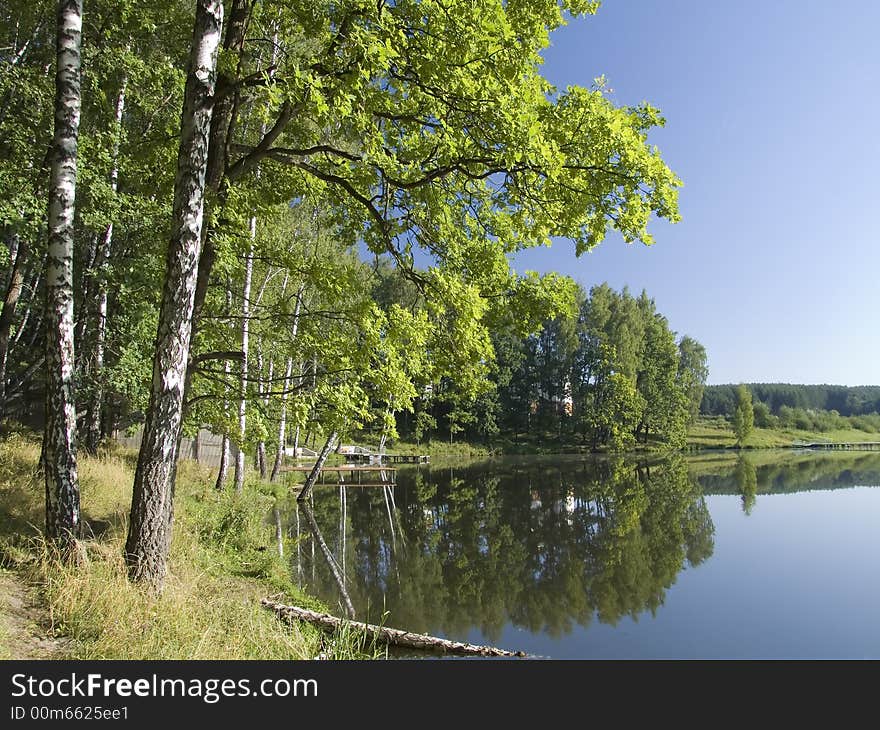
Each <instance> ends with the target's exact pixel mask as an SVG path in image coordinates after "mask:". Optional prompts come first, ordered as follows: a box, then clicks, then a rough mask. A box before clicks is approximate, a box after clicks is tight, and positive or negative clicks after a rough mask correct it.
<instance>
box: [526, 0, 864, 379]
mask: <svg viewBox="0 0 880 730" xmlns="http://www.w3.org/2000/svg"><path fill="white" fill-rule="evenodd" d="M878 29H880V2H877V1H876V0H843V1H842V2H840V3H828V2H820V1H819V0H799V1H798V2H796V1H794V0H772V1H769V0H762V1H758V0H741V1H740V2H736V3H730V2H714V1H706V0H662V1H661V0H605V2H604V3H603V5H602V7H601V8H600V10H599V13H598V14H597V15H596V16H593V17H589V18H584V19H578V20H574V21H572V22H571V23H570V24H569V25H568V26H566V27H564V28H561V29H560V30H558V31H557V32H556V33H555V34H554V35H553V36H552V37H551V40H552V46H551V48H549V49H548V50H547V52H546V53H545V58H546V63H545V65H544V69H543V70H544V75H545V76H546V77H547V78H548V79H549V80H550V81H551V82H552V83H554V84H556V85H557V86H558V87H560V88H563V87H565V86H567V85H582V86H589V85H590V84H591V83H592V80H593V79H594V78H595V77H597V76H599V75H601V74H604V75H605V76H606V78H607V81H608V85H609V86H610V87H611V88H612V89H613V90H614V94H613V97H612V98H614V99H615V101H616V102H617V103H619V104H635V103H638V102H640V101H643V100H647V101H649V102H651V103H652V104H654V105H655V106H658V107H660V109H661V110H662V112H663V114H664V116H665V117H666V119H667V126H666V127H665V128H664V129H660V130H658V131H657V132H655V133H654V134H653V135H652V137H651V142H652V143H655V144H657V145H658V146H659V147H660V149H661V151H662V153H663V156H664V159H665V160H666V161H667V163H668V164H669V165H670V166H671V167H672V169H673V170H675V172H676V173H677V174H678V175H679V177H681V178H682V179H683V181H684V184H685V186H684V188H682V190H681V197H680V204H681V212H682V216H683V220H682V221H681V222H680V223H678V224H677V225H674V226H673V225H669V224H666V223H665V222H655V223H654V224H653V226H652V230H653V232H654V234H655V237H656V241H657V242H656V244H655V245H654V246H653V247H651V248H646V247H645V246H643V245H641V244H632V245H630V246H628V245H626V244H624V243H623V241H622V240H621V239H620V238H619V237H618V236H616V235H615V236H610V237H609V238H608V239H606V240H605V242H603V243H602V244H601V245H600V246H598V247H597V248H596V249H594V251H593V252H591V253H589V254H585V255H584V256H582V257H581V258H579V259H578V258H576V257H575V256H574V253H573V245H572V244H570V243H569V242H566V241H558V242H557V243H555V244H554V245H553V247H552V248H551V249H549V250H548V249H544V248H541V249H537V250H532V251H528V252H525V253H523V254H521V255H519V256H518V257H517V258H516V260H515V262H514V265H515V267H516V269H517V270H519V271H521V270H524V269H527V268H528V269H535V270H538V271H551V270H556V271H561V272H565V273H568V274H571V275H572V276H574V278H576V279H577V280H578V281H580V282H581V284H583V285H584V286H586V287H590V286H592V285H593V284H595V283H599V282H602V281H608V282H609V283H610V284H611V285H612V286H614V287H616V288H620V287H622V286H623V285H624V284H628V285H629V286H630V288H631V289H632V290H634V291H635V292H636V293H637V292H639V291H641V289H642V288H644V289H646V290H647V291H648V294H649V295H651V296H652V297H653V298H654V299H655V300H656V302H657V307H658V309H659V310H660V311H661V312H662V313H664V314H665V315H666V316H667V317H668V318H669V320H670V323H671V325H672V327H673V329H675V330H676V331H677V332H679V333H680V334H689V335H691V336H693V337H696V338H697V339H698V340H699V341H700V342H702V343H703V344H704V345H705V346H706V349H707V351H708V354H709V367H710V376H709V382H710V383H727V382H755V381H764V382H770V381H781V382H792V383H838V384H844V385H860V384H880V327H878V322H877V320H878V315H880V184H878V172H880V53H878V46H877V32H878Z"/></svg>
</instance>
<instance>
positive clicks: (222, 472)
mask: <svg viewBox="0 0 880 730" xmlns="http://www.w3.org/2000/svg"><path fill="white" fill-rule="evenodd" d="M228 475H229V434H228V433H226V432H225V431H224V432H223V438H222V439H221V441H220V468H219V469H218V470H217V481H216V482H215V483H214V488H215V489H218V490H222V489H223V488H224V487H225V486H226V478H227V476H228Z"/></svg>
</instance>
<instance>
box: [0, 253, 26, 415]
mask: <svg viewBox="0 0 880 730" xmlns="http://www.w3.org/2000/svg"><path fill="white" fill-rule="evenodd" d="M10 253H12V252H11V251H10ZM27 256H28V246H27V243H26V242H25V241H19V242H18V245H17V246H16V250H15V256H14V257H13V258H12V259H11V263H12V267H11V270H10V274H9V285H8V286H7V287H6V296H5V297H3V309H2V311H0V417H2V415H3V412H4V411H5V409H6V360H7V358H8V356H9V345H10V336H11V334H12V324H13V322H14V321H15V310H16V307H18V300H19V299H20V298H21V290H22V288H23V287H24V267H25V261H26V259H27Z"/></svg>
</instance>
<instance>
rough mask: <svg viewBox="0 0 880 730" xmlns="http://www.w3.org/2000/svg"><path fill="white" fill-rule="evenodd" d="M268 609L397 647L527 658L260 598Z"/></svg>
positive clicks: (516, 652) (459, 654) (521, 655)
mask: <svg viewBox="0 0 880 730" xmlns="http://www.w3.org/2000/svg"><path fill="white" fill-rule="evenodd" d="M260 603H262V604H263V606H265V607H266V608H269V609H271V610H273V611H275V613H276V614H278V616H279V617H281V618H283V619H286V620H288V621H292V620H294V619H296V620H299V621H307V622H308V623H310V624H314V625H315V626H318V627H319V628H322V629H324V631H335V630H336V629H338V628H340V627H341V626H343V625H345V626H347V627H349V628H352V629H355V630H356V631H362V632H363V633H365V634H367V635H369V636H373V637H375V638H376V639H378V640H379V641H384V642H386V643H388V644H393V645H395V646H404V647H406V648H408V649H421V650H426V651H440V652H445V653H447V654H455V655H457V656H508V657H524V656H526V654H525V652H522V651H507V650H506V649H498V648H496V647H494V646H480V645H478V644H466V643H464V642H461V641H449V640H448V639H441V638H439V637H437V636H428V635H427V634H414V633H412V632H411V631H402V630H401V629H391V628H388V627H386V626H377V625H375V624H366V623H363V622H362V621H346V620H344V619H340V618H336V617H335V616H331V615H330V614H327V613H318V612H317V611H310V610H308V609H306V608H300V607H299V606H287V605H285V604H283V603H276V602H275V601H273V600H271V599H269V598H264V599H262V600H261V601H260Z"/></svg>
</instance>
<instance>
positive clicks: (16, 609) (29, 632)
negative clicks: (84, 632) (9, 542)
mask: <svg viewBox="0 0 880 730" xmlns="http://www.w3.org/2000/svg"><path fill="white" fill-rule="evenodd" d="M50 626H51V622H50V621H49V616H48V612H47V611H46V609H45V607H43V606H42V605H41V604H40V602H39V597H38V595H37V592H36V591H35V590H34V589H33V588H32V587H31V586H29V585H28V584H27V583H26V582H25V581H23V580H22V579H21V578H20V577H19V576H18V575H17V574H16V573H13V572H11V571H8V570H0V657H2V658H4V659H60V658H62V657H63V656H64V655H65V650H66V649H67V647H68V645H69V639H64V638H58V637H54V636H52V635H51V628H50Z"/></svg>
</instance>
